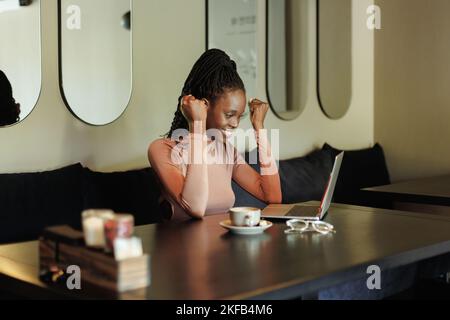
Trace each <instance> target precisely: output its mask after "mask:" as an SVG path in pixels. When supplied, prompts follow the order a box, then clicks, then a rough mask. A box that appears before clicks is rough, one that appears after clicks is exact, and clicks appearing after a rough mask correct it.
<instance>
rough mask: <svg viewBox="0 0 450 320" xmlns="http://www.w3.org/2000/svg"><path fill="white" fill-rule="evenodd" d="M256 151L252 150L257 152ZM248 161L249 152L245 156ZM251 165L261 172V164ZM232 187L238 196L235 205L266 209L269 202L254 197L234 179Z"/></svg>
mask: <svg viewBox="0 0 450 320" xmlns="http://www.w3.org/2000/svg"><path fill="white" fill-rule="evenodd" d="M255 152H256V151H252V153H255ZM244 158H245V160H246V162H247V163H249V154H248V153H246V154H245V156H244ZM250 166H251V167H252V168H253V169H255V170H256V171H257V172H258V173H260V168H259V164H250ZM231 186H232V189H233V192H234V195H235V198H236V201H235V203H234V206H235V207H253V208H260V209H264V208H265V207H266V206H267V204H265V203H264V202H263V201H261V200H259V199H258V198H256V197H254V196H253V195H252V194H250V193H249V192H247V191H246V190H245V189H243V188H242V187H241V186H240V185H239V184H237V183H236V182H235V181H234V180H233V181H232V185H231Z"/></svg>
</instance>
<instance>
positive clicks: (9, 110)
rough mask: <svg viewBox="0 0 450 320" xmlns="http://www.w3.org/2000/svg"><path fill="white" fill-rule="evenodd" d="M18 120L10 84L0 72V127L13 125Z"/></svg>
mask: <svg viewBox="0 0 450 320" xmlns="http://www.w3.org/2000/svg"><path fill="white" fill-rule="evenodd" d="M19 120H20V119H19V112H18V110H17V106H16V103H15V101H14V98H13V95H12V87H11V83H10V82H9V80H8V78H7V77H6V75H5V74H4V73H3V71H1V70H0V127H2V126H7V125H11V124H14V123H16V122H18V121H19Z"/></svg>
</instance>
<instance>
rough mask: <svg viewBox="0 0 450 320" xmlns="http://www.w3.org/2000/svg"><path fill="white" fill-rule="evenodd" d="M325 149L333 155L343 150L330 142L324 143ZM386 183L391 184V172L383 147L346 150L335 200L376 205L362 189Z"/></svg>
mask: <svg viewBox="0 0 450 320" xmlns="http://www.w3.org/2000/svg"><path fill="white" fill-rule="evenodd" d="M323 150H326V151H328V152H331V154H332V155H333V156H336V155H338V154H339V153H340V152H342V151H341V150H338V149H336V148H333V147H332V146H330V145H328V144H325V145H324V147H323ZM386 184H390V178H389V172H388V169H387V165H386V160H385V157H384V152H383V149H382V148H381V146H380V145H379V144H375V146H374V147H373V148H367V149H362V150H350V151H345V155H344V160H343V162H342V167H341V171H340V173H339V179H338V182H337V184H336V190H335V194H334V201H336V202H343V203H350V204H360V205H375V204H373V203H368V202H367V199H365V196H364V193H362V192H361V191H360V190H361V189H362V188H367V187H374V186H380V185H386ZM376 206H379V205H376Z"/></svg>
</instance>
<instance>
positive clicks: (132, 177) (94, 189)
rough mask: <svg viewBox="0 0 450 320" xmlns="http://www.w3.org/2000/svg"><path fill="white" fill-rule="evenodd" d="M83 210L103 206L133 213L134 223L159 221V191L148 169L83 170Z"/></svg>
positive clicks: (151, 171)
mask: <svg viewBox="0 0 450 320" xmlns="http://www.w3.org/2000/svg"><path fill="white" fill-rule="evenodd" d="M83 190H84V193H83V195H84V199H83V207H84V209H101V208H107V209H111V210H114V211H115V212H118V213H131V214H133V215H134V218H135V224H136V225H144V224H151V223H157V222H161V221H162V217H161V214H160V210H159V204H158V199H159V196H160V194H161V192H160V188H159V186H158V183H157V180H156V178H155V174H154V171H153V169H152V168H145V169H140V170H132V171H126V172H113V173H101V172H94V171H91V170H90V169H88V168H85V169H84V188H83Z"/></svg>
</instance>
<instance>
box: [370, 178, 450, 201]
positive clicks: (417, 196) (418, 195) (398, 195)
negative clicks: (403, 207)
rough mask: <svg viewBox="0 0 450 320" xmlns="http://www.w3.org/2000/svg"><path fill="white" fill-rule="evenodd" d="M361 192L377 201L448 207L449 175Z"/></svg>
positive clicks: (449, 196) (449, 197)
mask: <svg viewBox="0 0 450 320" xmlns="http://www.w3.org/2000/svg"><path fill="white" fill-rule="evenodd" d="M363 191H366V192H368V194H370V196H372V197H376V198H378V199H387V200H394V201H402V202H413V203H423V204H431V205H440V206H450V175H444V176H439V177H431V178H422V179H415V180H410V181H404V182H399V183H394V184H390V185H386V186H380V187H373V188H366V189H363Z"/></svg>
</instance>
